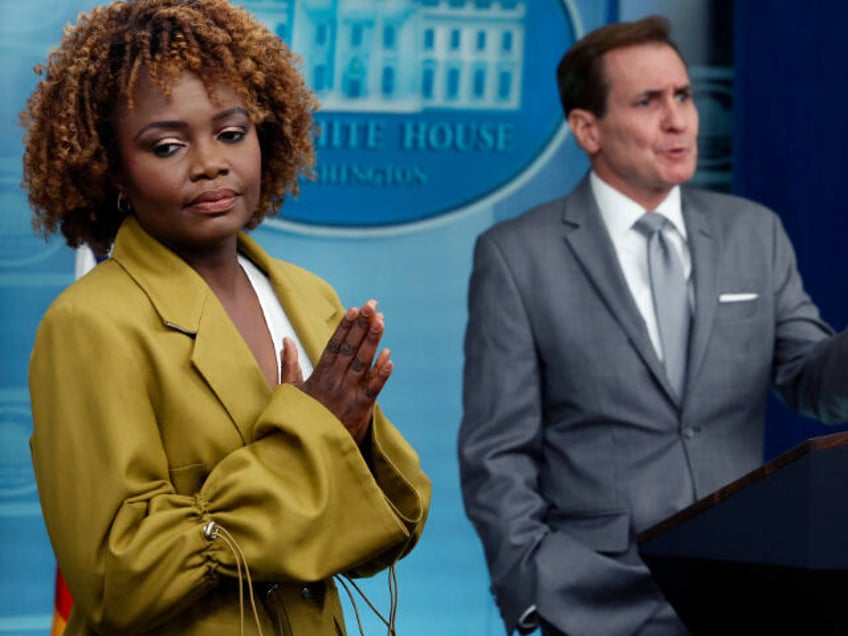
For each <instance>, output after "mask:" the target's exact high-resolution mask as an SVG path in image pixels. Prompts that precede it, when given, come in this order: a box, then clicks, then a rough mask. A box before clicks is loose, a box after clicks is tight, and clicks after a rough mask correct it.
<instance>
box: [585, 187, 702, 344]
mask: <svg viewBox="0 0 848 636" xmlns="http://www.w3.org/2000/svg"><path fill="white" fill-rule="evenodd" d="M589 181H590V185H591V187H592V194H594V195H595V201H597V203H598V208H599V209H600V211H601V219H602V220H603V222H604V225H606V228H607V232H609V236H610V238H611V239H612V244H613V247H614V248H615V254H616V256H618V264H619V265H620V266H621V271H622V272H623V273H624V280H625V281H627V286H628V287H629V288H630V294H631V295H632V296H633V300H634V301H635V302H636V306H637V307H638V308H639V313H641V314H642V318H643V319H644V320H645V326H647V328H648V335H649V336H650V337H651V343H652V344H653V345H654V351H656V352H657V356H659V358H660V360H662V359H663V354H662V345H661V343H660V334H659V329H658V327H657V316H656V314H655V312H654V302H653V298H652V297H651V279H650V275H649V273H648V241H647V239H646V238H645V235H644V234H642V233H641V232H640V231H639V230H636V229H634V228H633V225H634V224H635V223H636V221H638V220H639V218H640V217H641V216H642V215H643V214H644V213H645V212H646V211H647V210H645V209H644V208H642V207H641V206H640V205H639V204H638V203H636V202H635V201H633V200H632V199H630V198H628V197H626V196H625V195H623V194H622V193H621V192H619V191H618V190H616V189H615V188H613V187H612V186H610V185H608V184H607V183H605V182H604V181H602V180H601V178H600V177H598V176H597V175H596V174H595V173H594V172H592V173H591V175H590V177H589ZM654 212H659V213H660V214H662V215H663V216H665V217H666V218H667V219H668V220H669V221H671V223H670V224H668V223H667V224H666V225H665V227H664V228H663V230H662V231H663V235H664V236H665V238H666V240H667V241H669V242H670V243H671V244H672V245H673V246H674V249H675V250H677V254H678V256H680V260H681V262H682V263H683V274H684V276H685V277H686V283H687V285H688V287H689V304H690V307H691V306H692V305H693V300H694V297H693V290H692V257H691V254H690V252H689V244H688V242H687V236H686V225H685V224H684V223H683V211H682V209H681V207H680V187H679V186H675V187H674V188H672V190H671V192H669V193H668V196H667V197H666V198H665V200H664V201H663V202H662V203H660V204H659V205H658V206H657V208H656V209H655V210H654Z"/></svg>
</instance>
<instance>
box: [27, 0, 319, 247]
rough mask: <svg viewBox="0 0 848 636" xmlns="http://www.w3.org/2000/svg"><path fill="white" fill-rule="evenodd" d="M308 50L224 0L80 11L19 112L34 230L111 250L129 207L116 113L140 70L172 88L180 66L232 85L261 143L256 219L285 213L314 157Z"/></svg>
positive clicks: (154, 1)
mask: <svg viewBox="0 0 848 636" xmlns="http://www.w3.org/2000/svg"><path fill="white" fill-rule="evenodd" d="M299 61H300V60H299V58H298V57H297V56H296V55H295V54H293V53H292V52H291V51H290V50H289V49H288V47H287V46H286V45H285V44H284V43H283V42H282V40H280V38H278V37H277V36H275V35H274V34H272V33H271V32H269V31H268V29H267V28H265V26H263V25H262V24H261V23H260V22H258V21H257V20H256V18H254V17H253V16H252V15H251V14H250V13H248V12H247V11H246V10H244V9H242V8H238V7H235V6H233V5H231V4H229V3H228V2H227V0H134V1H130V2H114V3H112V4H109V5H105V6H100V7H96V8H95V9H93V10H91V11H90V12H88V13H84V14H81V15H80V17H79V19H78V20H77V23H76V25H70V26H68V27H66V29H65V32H64V35H63V38H62V41H61V43H60V45H59V47H58V48H57V49H56V50H54V51H53V52H52V53H51V54H50V56H49V59H48V63H47V66H46V67H43V66H38V67H36V72H37V73H38V74H39V75H44V77H43V79H42V80H41V81H40V83H39V84H38V86H37V87H36V89H35V92H34V93H33V94H32V96H31V97H30V98H29V101H28V102H27V108H26V109H25V110H24V112H23V113H22V114H21V121H22V123H23V125H24V126H25V128H26V129H27V132H26V139H25V145H26V150H25V153H24V161H23V164H24V166H23V167H24V172H23V174H24V177H23V184H22V185H23V187H25V188H26V189H27V190H28V194H29V202H30V206H31V207H32V209H33V220H32V224H33V227H34V229H35V230H36V232H38V233H40V234H42V235H43V236H44V237H45V238H48V237H49V236H51V235H52V234H54V233H55V232H56V231H57V229H59V230H61V232H62V234H63V235H64V237H65V239H66V241H67V243H68V245H70V246H71V247H77V246H79V245H81V244H83V243H85V244H88V245H89V246H91V247H92V248H93V249H94V250H95V251H96V252H100V253H103V252H105V251H106V250H107V249H108V247H109V246H110V245H111V243H112V241H113V239H114V238H115V233H116V232H117V231H118V227H119V226H120V224H121V222H122V221H123V220H124V218H125V216H126V213H125V212H121V211H119V210H118V208H117V206H116V201H117V196H118V191H117V189H116V188H115V186H114V185H113V183H112V180H111V178H110V175H112V174H115V173H116V171H117V168H119V165H120V164H119V161H120V160H119V155H118V151H117V142H116V135H115V129H114V128H115V127H114V118H115V116H116V113H117V111H118V109H119V108H120V107H121V106H122V105H127V106H128V107H130V108H132V106H133V104H132V95H133V90H134V87H135V85H136V82H137V81H138V79H139V76H140V74H141V73H144V74H146V75H147V76H149V77H150V78H151V80H152V81H153V82H154V84H155V85H156V86H157V87H158V88H159V89H160V90H162V91H163V92H164V93H165V94H169V93H170V89H171V86H172V85H173V83H174V82H175V81H176V80H177V79H178V78H179V77H180V75H181V74H182V72H183V71H186V70H188V71H192V72H194V73H196V74H197V75H198V76H199V77H200V79H201V81H202V82H203V84H204V85H205V86H206V90H207V91H208V92H210V94H211V91H212V89H213V88H214V87H215V86H216V85H220V84H226V85H229V86H232V87H233V88H234V89H235V90H236V92H237V93H238V95H239V97H240V98H241V99H242V102H243V103H244V106H245V109H246V110H247V112H248V113H249V115H250V117H251V120H252V121H253V122H254V124H255V125H256V129H257V133H258V136H259V143H260V148H261V151H262V186H261V193H260V198H259V203H258V206H257V209H256V211H255V212H254V214H253V216H252V217H251V219H250V221H249V223H248V228H253V227H256V226H257V225H258V224H259V223H260V222H261V221H262V219H263V218H265V217H266V216H270V215H274V214H276V213H277V210H278V208H279V207H280V206H281V205H282V203H283V201H284V199H285V197H286V194H287V193H291V194H292V195H296V194H298V192H299V185H298V178H299V177H301V176H305V177H311V176H312V168H313V166H314V164H315V151H314V147H313V140H312V133H313V130H314V122H313V118H312V116H313V113H314V111H315V109H316V108H317V106H318V104H317V101H316V99H315V96H314V95H313V93H312V92H311V91H310V90H309V89H308V88H307V87H306V85H305V83H304V81H303V78H302V77H301V75H300V73H299V72H298V65H299Z"/></svg>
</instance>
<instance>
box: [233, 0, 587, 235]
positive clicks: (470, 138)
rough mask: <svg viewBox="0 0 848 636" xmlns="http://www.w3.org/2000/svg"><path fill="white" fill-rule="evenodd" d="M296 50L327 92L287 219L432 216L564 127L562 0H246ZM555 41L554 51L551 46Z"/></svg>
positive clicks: (514, 169) (390, 221)
mask: <svg viewBox="0 0 848 636" xmlns="http://www.w3.org/2000/svg"><path fill="white" fill-rule="evenodd" d="M242 4H243V5H244V6H245V7H246V8H247V9H249V10H250V11H252V12H253V13H254V14H256V15H257V16H258V17H259V18H260V19H262V20H263V21H264V22H265V24H266V25H268V27H269V28H270V29H272V30H273V31H274V32H275V33H277V34H278V35H279V36H280V37H281V38H283V39H284V40H285V41H286V42H287V43H288V44H289V45H290V46H291V48H292V49H293V50H294V51H296V52H297V53H298V54H299V55H300V56H301V57H302V58H303V68H302V71H303V73H304V76H305V78H306V81H307V83H308V84H309V86H310V87H311V88H312V89H313V90H314V91H315V92H316V94H317V95H318V97H319V99H320V100H321V108H320V110H319V112H318V113H317V114H316V121H317V123H318V126H319V127H320V130H321V134H320V136H319V137H318V138H317V140H316V146H317V151H318V165H317V168H316V176H317V179H316V181H315V182H308V183H305V184H304V186H303V190H302V194H301V196H300V198H299V199H298V200H294V201H287V202H286V204H285V205H284V208H283V210H281V218H283V219H285V220H287V221H292V222H297V223H306V224H310V225H322V226H341V227H363V228H365V227H375V226H385V225H396V224H403V223H409V222H414V221H420V220H423V219H428V218H431V217H434V216H437V215H440V214H444V213H446V212H449V211H452V210H454V209H456V208H459V207H462V206H464V205H467V204H469V202H471V201H474V200H476V199H479V198H480V197H483V196H486V195H487V194H488V193H490V192H492V191H493V190H495V189H497V188H498V187H499V186H501V185H502V184H503V183H505V182H508V181H510V180H511V179H513V178H514V177H515V176H516V175H517V174H519V173H520V172H521V171H522V170H523V169H524V168H525V167H526V166H527V165H528V164H529V163H530V162H531V161H532V160H533V158H534V157H535V156H537V155H538V154H539V153H540V152H541V150H542V149H543V148H544V147H545V145H546V143H548V142H549V141H550V139H551V138H552V137H553V135H554V133H555V132H556V131H557V129H558V128H559V127H560V126H561V125H562V116H561V113H560V109H559V102H558V97H557V92H556V84H555V76H554V69H555V67H556V63H557V61H558V56H559V53H560V52H562V51H564V50H565V49H566V48H567V47H568V46H569V45H570V44H571V43H572V42H573V41H574V39H575V28H574V20H573V18H572V14H573V12H572V11H570V10H569V9H568V6H567V4H565V3H563V2H562V1H558V0H533V1H532V2H530V1H529V0H242ZM552 52H553V53H552Z"/></svg>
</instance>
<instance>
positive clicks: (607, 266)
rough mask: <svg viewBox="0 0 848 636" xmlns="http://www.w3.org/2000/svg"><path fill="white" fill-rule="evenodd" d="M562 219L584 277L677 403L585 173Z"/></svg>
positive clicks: (570, 245)
mask: <svg viewBox="0 0 848 636" xmlns="http://www.w3.org/2000/svg"><path fill="white" fill-rule="evenodd" d="M563 222H564V223H565V226H566V232H565V240H566V243H568V245H569V247H570V248H571V250H572V251H573V252H574V255H575V257H576V258H577V260H578V261H579V262H580V265H581V266H582V267H583V269H584V271H585V272H586V276H587V278H588V279H589V281H590V282H591V283H592V285H593V286H594V288H595V290H596V291H597V292H598V295H599V296H600V297H601V298H602V299H603V301H604V303H605V304H606V306H607V308H608V309H609V311H610V313H611V314H612V315H613V316H614V317H615V319H616V320H617V321H618V324H619V325H620V326H621V328H622V330H624V332H625V333H626V334H627V337H628V339H629V340H630V342H631V344H632V345H633V347H634V348H635V349H636V351H637V353H638V354H639V356H640V357H641V358H642V360H643V362H644V363H645V365H646V366H647V367H648V368H649V369H650V371H651V373H652V374H653V376H654V378H656V380H657V382H658V383H659V384H660V385H661V386H662V387H663V389H664V391H665V392H666V393H667V394H668V396H669V398H671V399H672V400H673V401H675V402H678V399H677V398H676V397H675V394H674V390H673V389H672V388H671V385H670V384H669V382H668V378H667V377H666V374H665V368H664V367H663V365H662V362H661V361H660V360H659V358H658V357H657V354H656V351H654V346H653V344H651V339H650V336H649V335H648V329H647V327H646V326H645V321H644V320H643V319H642V315H641V314H640V313H639V308H638V307H637V306H636V303H635V302H634V300H633V296H632V294H631V293H630V288H629V287H628V286H627V281H625V279H624V274H623V273H622V272H621V266H620V265H619V263H618V257H617V256H616V254H615V248H614V246H613V244H612V240H611V239H610V237H609V233H608V232H607V229H606V226H605V225H604V222H603V220H602V219H601V213H600V210H599V209H598V205H597V203H596V202H595V198H594V196H592V190H591V186H590V185H589V178H588V176H587V177H585V178H584V179H583V180H582V181H581V182H580V184H579V185H578V186H577V188H576V189H575V190H574V192H573V193H572V194H571V195H570V196H569V197H568V198H567V199H566V200H565V213H564V217H563Z"/></svg>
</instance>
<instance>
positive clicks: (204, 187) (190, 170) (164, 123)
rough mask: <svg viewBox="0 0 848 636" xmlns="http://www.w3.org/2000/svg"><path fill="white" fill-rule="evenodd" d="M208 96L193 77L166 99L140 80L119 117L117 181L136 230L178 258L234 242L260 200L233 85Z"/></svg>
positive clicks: (251, 130) (250, 138)
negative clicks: (131, 103) (129, 106)
mask: <svg viewBox="0 0 848 636" xmlns="http://www.w3.org/2000/svg"><path fill="white" fill-rule="evenodd" d="M213 98H214V99H210V96H209V95H207V93H206V88H205V87H204V85H203V82H201V81H200V79H199V78H198V77H197V75H195V74H194V73H191V72H184V73H183V74H182V76H180V78H179V79H178V80H177V81H176V82H175V83H174V85H173V87H172V90H171V94H170V95H169V96H166V95H164V94H163V93H162V92H161V91H160V90H159V89H158V88H156V86H154V84H153V83H152V82H151V81H150V80H149V79H148V78H146V77H142V78H141V79H140V80H139V82H138V84H137V85H136V88H135V92H134V94H133V99H134V104H135V105H134V108H133V109H132V110H129V109H127V108H124V109H123V110H122V111H120V112H119V113H118V117H117V124H116V132H117V138H118V150H119V152H120V156H121V169H120V172H119V173H118V174H117V175H115V183H116V185H117V186H118V187H119V188H120V189H121V190H122V191H123V192H124V194H125V195H126V197H127V198H128V199H129V202H130V204H131V205H132V208H133V211H134V214H135V216H136V217H137V218H138V221H139V223H140V224H141V226H142V227H143V228H144V229H145V230H146V231H147V232H148V233H149V234H150V235H151V236H153V237H154V238H156V239H157V240H158V241H159V242H161V243H163V244H164V245H166V246H168V247H169V248H171V249H172V250H173V251H175V252H176V253H177V254H179V255H181V256H183V257H184V258H185V257H190V256H191V255H193V254H197V255H200V254H204V253H210V252H215V251H216V250H218V249H220V248H222V247H229V246H232V245H234V244H235V237H236V234H237V233H238V231H239V230H240V229H241V228H242V227H243V226H244V225H245V224H246V223H247V222H248V220H249V219H250V218H251V217H252V216H253V213H254V211H255V210H256V206H257V202H258V201H259V196H260V177H261V164H262V158H261V151H260V148H259V139H258V137H257V135H256V127H255V126H254V125H253V123H252V122H251V121H250V118H249V117H248V114H247V112H246V111H245V109H244V106H243V104H242V102H241V99H240V98H239V97H238V95H237V94H236V92H235V91H234V90H232V88H230V87H228V86H223V85H222V86H217V87H216V88H215V90H214V92H213Z"/></svg>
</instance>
